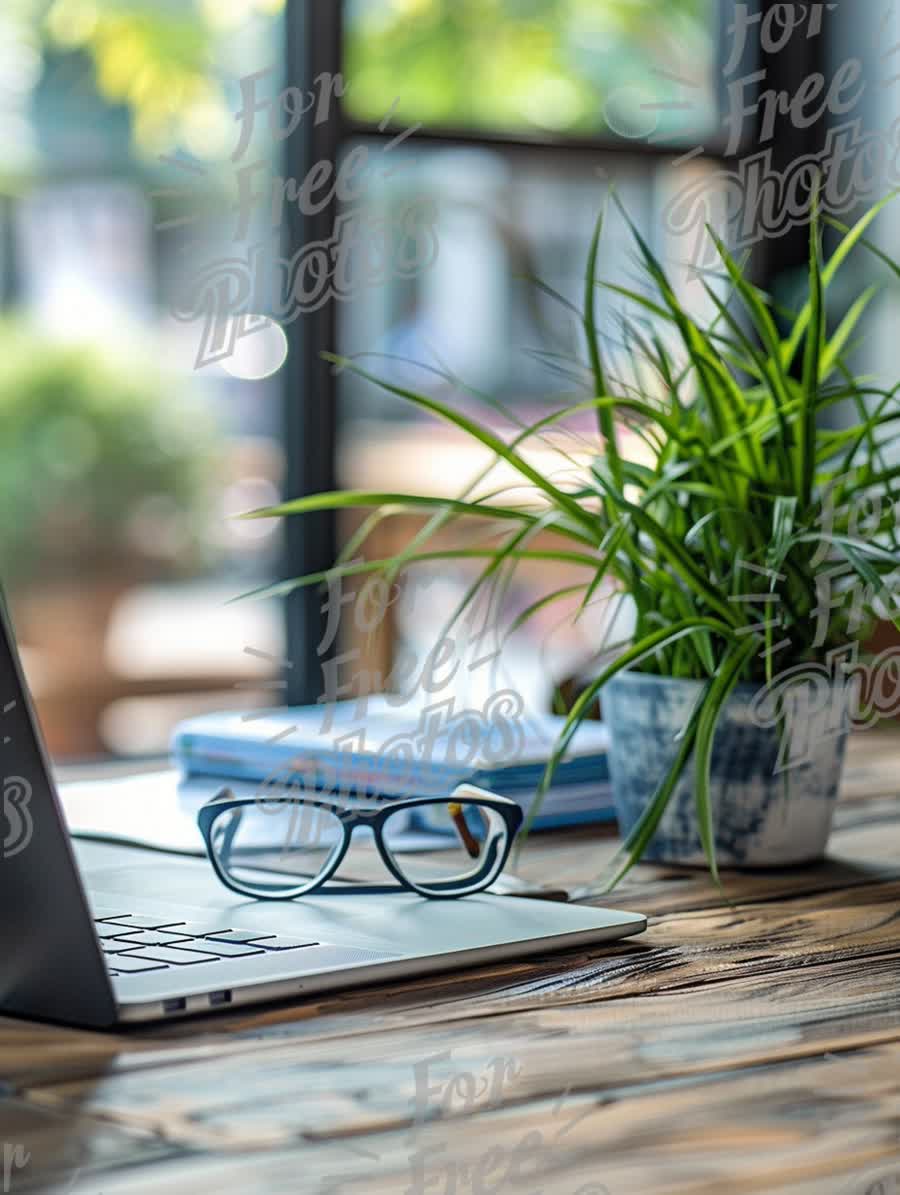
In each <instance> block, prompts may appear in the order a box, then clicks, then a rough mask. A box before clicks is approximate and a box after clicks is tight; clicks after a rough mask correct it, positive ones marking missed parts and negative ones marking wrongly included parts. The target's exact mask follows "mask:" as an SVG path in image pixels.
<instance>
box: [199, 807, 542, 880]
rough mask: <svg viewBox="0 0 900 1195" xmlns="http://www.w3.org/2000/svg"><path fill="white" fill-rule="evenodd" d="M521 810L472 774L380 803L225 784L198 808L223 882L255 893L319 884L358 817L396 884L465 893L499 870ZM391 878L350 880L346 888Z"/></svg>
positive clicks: (337, 858)
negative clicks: (449, 787) (466, 780)
mask: <svg viewBox="0 0 900 1195" xmlns="http://www.w3.org/2000/svg"><path fill="white" fill-rule="evenodd" d="M522 818H523V814H522V810H521V809H520V808H519V806H518V805H517V804H516V803H515V802H514V801H510V800H509V799H508V798H507V797H500V796H497V795H496V794H495V793H490V792H487V791H485V790H484V789H480V788H476V787H475V786H474V785H469V784H462V785H460V786H459V787H458V788H456V789H455V790H454V792H453V793H452V795H451V796H450V797H417V798H414V799H411V800H402V801H391V802H390V803H380V804H377V805H376V804H373V803H367V802H363V801H348V802H347V803H346V804H338V803H336V802H332V801H325V800H316V799H313V798H310V797H296V796H287V795H276V794H272V795H265V796H257V797H243V798H239V797H235V795H234V794H233V793H232V792H231V791H230V789H224V790H223V791H222V792H221V793H220V794H219V795H218V796H216V797H213V799H212V800H211V801H208V802H207V803H206V804H205V805H204V806H203V807H202V808H201V809H200V811H199V813H198V815H197V821H198V823H199V826H200V832H201V834H202V835H203V840H204V842H205V843H206V850H207V853H208V854H209V858H210V861H211V862H212V865H213V867H214V869H215V871H216V874H217V875H218V877H219V879H220V880H221V881H222V883H223V884H224V885H225V886H226V888H230V889H231V890H232V891H233V892H238V893H240V894H241V895H242V896H253V897H257V898H260V899H262V900H290V899H292V898H293V897H295V896H304V895H307V894H309V893H312V892H318V891H319V890H320V889H321V888H323V887H324V885H325V884H326V883H327V881H328V880H329V879H331V877H332V876H333V875H334V874H335V872H336V871H337V870H338V868H339V867H340V865H341V863H342V862H343V859H344V856H345V855H346V853H347V850H348V848H349V846H350V838H351V835H352V834H353V831H354V830H356V829H358V828H359V827H366V828H368V829H369V830H371V832H372V836H373V838H374V841H375V846H376V847H377V849H378V853H379V855H380V856H381V859H382V861H383V863H384V865H385V867H386V868H387V869H388V871H389V872H390V873H391V875H392V876H393V877H394V879H395V880H396V881H397V882H398V883H399V884H400V886H401V887H402V888H405V889H408V890H411V891H413V892H418V893H419V894H420V895H421V896H430V897H445V898H446V897H457V896H468V895H469V894H470V893H472V892H480V891H482V890H483V889H485V888H488V887H489V886H490V885H491V884H492V883H493V882H494V880H496V878H497V877H498V876H499V874H500V872H501V871H502V870H503V868H504V866H505V864H506V860H507V859H508V858H509V852H510V850H511V848H512V843H513V839H514V838H515V836H516V833H517V831H518V830H519V827H520V826H521V824H522ZM410 835H413V836H414V837H413V839H412V840H411V839H410ZM423 847H424V848H425V849H422V848H423ZM404 848H406V849H404ZM394 887H395V885H389V886H382V885H378V886H371V885H367V886H365V887H362V886H361V885H356V884H354V885H353V886H352V887H350V888H343V890H344V891H353V892H360V891H365V892H386V891H391V890H393V888H394Z"/></svg>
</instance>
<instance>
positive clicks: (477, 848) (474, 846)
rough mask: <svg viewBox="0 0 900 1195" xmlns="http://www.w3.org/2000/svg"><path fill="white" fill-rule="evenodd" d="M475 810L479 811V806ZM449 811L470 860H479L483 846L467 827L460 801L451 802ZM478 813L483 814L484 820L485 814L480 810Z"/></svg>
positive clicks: (448, 807)
mask: <svg viewBox="0 0 900 1195" xmlns="http://www.w3.org/2000/svg"><path fill="white" fill-rule="evenodd" d="M475 808H476V809H478V807H477V806H476V807H475ZM447 811H448V812H449V814H450V817H451V819H452V821H453V824H454V826H456V832H457V834H458V835H459V837H460V839H461V840H462V844H463V846H464V847H465V848H466V852H467V854H468V855H469V858H470V859H477V858H478V856H479V855H480V854H481V844H480V843H479V841H478V839H477V838H476V837H475V835H474V834H473V833H472V831H471V830H470V829H469V827H468V826H467V825H466V815H465V812H464V811H463V807H462V805H460V803H459V801H451V802H450V803H449V805H448V806H447ZM478 812H479V813H480V814H481V816H482V819H483V818H484V814H483V813H481V810H480V809H478Z"/></svg>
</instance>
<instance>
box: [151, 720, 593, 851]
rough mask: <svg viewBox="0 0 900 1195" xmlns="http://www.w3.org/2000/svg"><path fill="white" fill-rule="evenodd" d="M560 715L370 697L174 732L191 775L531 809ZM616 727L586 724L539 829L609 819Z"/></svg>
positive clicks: (190, 725) (181, 762)
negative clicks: (467, 787)
mask: <svg viewBox="0 0 900 1195" xmlns="http://www.w3.org/2000/svg"><path fill="white" fill-rule="evenodd" d="M564 721H565V720H564V719H563V718H561V717H555V716H554V715H551V714H542V715H537V716H533V717H528V718H527V719H526V718H519V719H516V720H512V719H508V720H506V721H504V720H502V719H501V718H499V717H498V718H497V719H495V720H494V721H489V720H487V719H486V718H485V717H484V716H483V715H481V714H479V713H478V712H476V711H471V710H466V711H462V712H461V713H455V712H454V709H453V702H452V700H451V701H442V702H439V703H437V704H435V705H433V706H429V707H418V706H412V705H411V704H410V703H407V704H401V701H400V699H399V698H391V697H385V696H378V697H369V698H365V699H362V700H360V701H355V700H354V701H339V702H334V703H332V704H329V705H315V706H304V707H294V708H290V707H282V708H280V709H269V710H254V711H250V712H246V713H236V712H227V713H216V714H204V715H201V716H200V717H196V718H190V719H188V720H187V721H185V722H182V723H181V724H180V725H179V726H178V727H177V728H176V730H175V734H174V737H173V741H172V752H173V755H174V757H175V761H176V763H177V765H178V766H179V768H180V769H181V771H182V772H183V773H184V775H185V776H188V777H191V776H215V777H221V778H222V779H223V780H244V781H252V782H254V783H256V784H258V785H260V786H262V787H264V786H265V785H267V784H271V785H272V786H273V787H275V786H277V787H278V788H284V786H285V785H292V786H294V787H296V788H297V790H298V792H299V791H300V790H301V789H302V791H304V792H315V793H316V794H317V795H327V794H332V795H341V796H356V797H367V798H375V799H396V798H397V797H407V796H446V795H448V794H449V793H450V792H451V791H452V790H453V789H454V788H455V787H456V785H457V784H461V783H463V782H468V783H471V784H477V785H478V786H479V787H481V788H487V789H490V790H491V791H493V792H497V793H500V794H501V795H502V796H506V797H510V798H511V799H512V800H515V801H517V802H518V803H519V804H520V805H521V806H522V807H523V809H524V810H525V811H526V812H527V811H528V809H529V807H530V805H531V802H532V800H533V799H534V796H535V793H536V791H537V787H538V784H539V783H540V780H541V777H542V776H543V774H544V769H545V766H546V763H547V760H548V758H549V756H550V754H551V752H552V750H553V747H554V745H555V743H556V740H557V737H558V735H559V733H560V731H561V729H562V727H563V725H564ZM608 744H609V738H608V732H607V730H606V727H605V726H603V725H602V724H601V723H599V722H585V723H583V725H582V726H581V727H580V728H579V729H578V731H577V732H576V734H575V736H574V738H573V740H572V743H571V745H570V748H569V750H568V752H567V754H566V756H565V758H564V759H563V761H562V762H561V763H560V765H559V767H558V768H557V770H556V775H555V777H554V780H553V784H552V785H551V787H550V789H549V790H548V792H547V794H546V796H545V798H544V801H543V804H542V807H541V813H540V816H539V817H538V818H537V819H536V821H535V828H542V827H551V826H565V825H574V824H578V823H582V822H597V821H610V820H612V819H613V817H614V813H613V809H612V801H611V796H610V783H609V766H608V759H607V748H608Z"/></svg>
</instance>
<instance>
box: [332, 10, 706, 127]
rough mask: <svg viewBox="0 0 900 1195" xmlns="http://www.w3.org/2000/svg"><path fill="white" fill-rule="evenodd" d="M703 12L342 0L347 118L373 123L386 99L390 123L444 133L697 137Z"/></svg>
mask: <svg viewBox="0 0 900 1195" xmlns="http://www.w3.org/2000/svg"><path fill="white" fill-rule="evenodd" d="M709 10H710V6H709V0H668V2H667V3H660V0H606V3H598V0H350V3H349V4H348V6H347V42H346V74H347V78H348V80H349V82H350V91H349V93H348V108H349V110H350V111H351V113H352V114H353V115H354V116H357V117H358V118H360V119H363V120H369V121H372V120H376V121H377V120H380V119H381V118H382V116H383V115H384V113H385V112H387V111H388V110H389V109H390V108H391V105H392V104H393V103H394V101H395V100H396V109H395V111H396V116H397V118H398V119H400V120H405V121H410V122H412V121H423V122H424V123H425V124H432V125H448V126H452V127H455V128H462V127H465V126H467V125H472V126H475V127H480V128H500V129H508V130H511V131H512V130H515V131H526V132H527V131H533V132H535V133H540V132H544V133H546V132H559V133H593V132H597V131H600V130H604V129H612V130H613V131H615V132H619V133H621V134H622V135H624V136H640V135H641V134H642V133H644V132H646V130H647V128H648V127H650V126H654V127H655V128H657V129H659V130H660V131H669V130H672V131H678V130H685V127H686V124H688V123H689V124H690V125H691V126H692V131H694V130H699V129H701V128H702V127H704V126H706V125H708V123H709V121H710V120H711V119H712V96H711V94H710V87H709V74H710V72H709V47H710V43H711V40H712V39H711V36H710V33H711V31H710V28H709V25H710V15H709ZM642 103H643V104H646V105H653V107H642V106H641V104H642ZM670 104H678V105H680V106H679V107H669V105H670ZM685 104H687V105H689V107H687V108H685V107H684V106H683V105H685ZM656 105H660V106H659V107H656ZM685 113H688V115H689V117H690V119H689V121H686V120H685Z"/></svg>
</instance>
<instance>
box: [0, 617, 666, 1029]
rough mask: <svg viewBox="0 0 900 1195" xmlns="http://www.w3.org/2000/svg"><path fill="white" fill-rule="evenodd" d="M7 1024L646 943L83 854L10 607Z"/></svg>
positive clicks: (502, 903) (0, 931) (123, 851)
mask: <svg viewBox="0 0 900 1195" xmlns="http://www.w3.org/2000/svg"><path fill="white" fill-rule="evenodd" d="M0 630H2V634H0V686H2V687H0V751H2V759H3V770H2V773H0V778H2V781H3V806H2V819H0V908H2V910H3V914H2V917H0V1011H2V1012H4V1013H11V1014H19V1015H24V1016H31V1017H40V1018H46V1019H49V1020H54V1021H63V1022H67V1023H69V1024H76V1025H88V1026H93V1027H108V1026H113V1025H116V1024H122V1023H127V1022H135V1021H151V1020H160V1019H163V1018H172V1017H184V1016H190V1015H192V1014H197V1013H208V1012H209V1011H210V1010H211V1009H222V1008H226V1007H230V1006H235V1005H246V1004H256V1003H259V1002H262V1001H269V1000H283V999H289V998H296V997H301V998H302V997H303V996H306V995H310V994H314V993H319V992H323V991H330V990H333V989H337V988H347V987H355V986H359V985H362V984H369V983H375V982H384V981H386V980H391V979H394V978H398V979H399V978H403V979H407V978H410V977H412V976H417V975H425V974H428V973H433V972H438V971H457V970H459V969H460V968H462V967H469V966H474V965H480V964H483V963H489V962H495V961H497V960H501V959H512V958H524V957H527V956H528V955H535V954H544V953H546V952H547V951H550V950H566V949H569V948H572V947H583V946H586V945H589V944H593V943H600V942H605V941H609V940H611V939H614V938H621V937H625V936H626V935H629V934H637V933H640V932H641V931H642V930H643V929H645V928H646V920H645V918H644V917H642V916H640V915H639V914H637V913H627V912H620V911H615V910H611V909H596V908H580V907H577V906H572V905H565V904H558V903H555V902H548V901H540V900H531V899H527V898H519V897H516V898H515V899H511V898H509V897H506V896H496V895H491V894H488V893H481V894H476V895H473V896H467V897H462V898H460V899H457V900H430V899H428V898H425V897H420V896H418V895H416V894H415V893H408V892H403V891H400V890H398V891H397V892H396V893H386V894H383V895H372V894H362V893H357V894H353V893H344V892H335V893H323V894H320V895H316V896H309V897H304V898H302V899H299V900H293V901H280V902H273V901H254V900H247V899H245V898H243V897H240V896H235V895H234V894H233V893H230V892H229V891H228V890H227V889H225V888H224V887H222V885H221V884H220V883H219V882H218V880H217V879H216V878H215V876H214V874H213V871H212V868H211V867H210V866H209V865H208V864H207V863H206V862H205V861H204V860H200V859H190V858H183V857H178V856H168V855H164V854H157V853H153V852H148V851H142V850H139V849H135V848H129V847H124V846H117V845H111V844H108V843H98V842H77V841H73V840H72V839H71V838H70V837H69V834H68V831H67V828H66V824H65V820H64V817H63V813H62V809H61V806H60V801H59V796H58V794H57V791H56V788H55V785H54V782H53V778H52V776H51V773H50V769H49V766H48V760H47V755H46V751H45V749H44V746H43V743H42V741H41V736H40V732H39V729H38V726H37V722H36V719H35V716H34V710H33V707H32V704H31V700H30V697H29V694H28V691H27V688H26V685H25V681H24V677H23V674H22V668H21V663H20V660H19V656H18V652H17V650H16V646H15V642H14V639H13V636H12V633H11V631H10V627H9V623H8V621H7V618H6V614H5V611H4V610H3V609H2V601H0Z"/></svg>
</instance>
